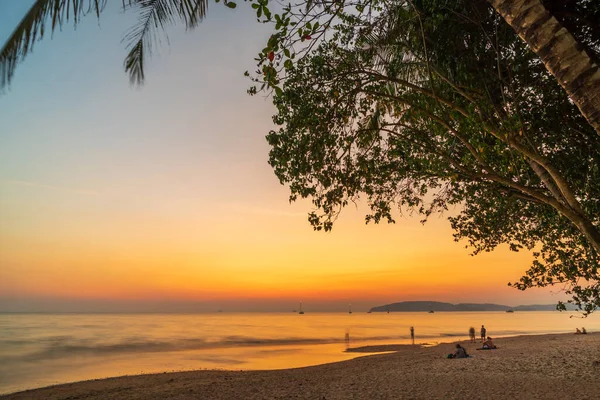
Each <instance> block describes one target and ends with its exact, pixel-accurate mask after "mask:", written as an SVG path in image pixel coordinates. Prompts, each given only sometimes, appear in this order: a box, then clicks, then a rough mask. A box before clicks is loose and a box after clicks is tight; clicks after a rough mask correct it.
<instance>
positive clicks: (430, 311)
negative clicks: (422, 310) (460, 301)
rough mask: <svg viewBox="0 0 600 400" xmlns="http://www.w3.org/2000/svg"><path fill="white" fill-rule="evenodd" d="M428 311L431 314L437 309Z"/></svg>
mask: <svg viewBox="0 0 600 400" xmlns="http://www.w3.org/2000/svg"><path fill="white" fill-rule="evenodd" d="M427 312H428V313H429V314H433V313H434V312H435V311H433V310H429V311H427Z"/></svg>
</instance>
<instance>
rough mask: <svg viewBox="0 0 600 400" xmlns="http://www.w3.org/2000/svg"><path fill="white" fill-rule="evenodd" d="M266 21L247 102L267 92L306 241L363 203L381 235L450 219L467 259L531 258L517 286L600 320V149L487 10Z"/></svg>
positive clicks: (358, 9)
mask: <svg viewBox="0 0 600 400" xmlns="http://www.w3.org/2000/svg"><path fill="white" fill-rule="evenodd" d="M261 7H262V6H261ZM274 21H275V25H276V26H275V32H274V34H273V35H272V36H271V39H270V40H269V42H268V44H267V47H266V48H265V49H263V51H262V52H261V53H260V55H259V59H260V61H259V69H258V70H257V71H256V76H255V77H254V80H255V81H256V82H257V83H258V84H259V85H260V87H258V88H257V87H253V88H251V89H250V93H251V94H254V93H257V92H258V91H259V90H260V88H262V89H265V90H270V89H272V90H273V101H274V104H275V105H276V107H277V114H276V115H275V116H274V122H275V123H276V124H277V125H278V126H279V129H278V130H274V131H271V132H270V133H269V134H268V136H267V140H268V141H269V143H270V145H271V146H272V150H271V153H270V159H269V162H270V164H271V165H272V166H273V168H274V170H275V173H276V175H277V176H278V177H279V179H280V181H281V183H282V184H286V185H289V187H290V190H291V196H290V200H291V201H294V200H296V199H297V198H298V197H302V198H311V199H312V202H313V205H314V206H315V210H314V211H313V212H312V213H311V214H310V216H309V220H310V222H311V223H312V224H313V226H314V227H315V229H317V230H321V229H324V230H330V229H331V228H332V226H333V223H334V221H335V220H336V218H337V217H338V215H339V213H340V212H341V210H342V209H343V207H344V206H346V205H348V204H349V203H350V202H354V201H357V200H358V199H359V198H365V199H366V201H367V203H368V205H369V207H370V213H369V215H367V217H366V220H367V222H369V221H374V222H375V223H377V222H380V221H381V220H387V221H389V222H393V221H394V218H393V215H392V214H393V209H395V208H400V209H401V210H409V211H413V212H415V211H416V212H419V213H421V214H422V215H424V217H425V219H426V218H427V217H428V216H429V215H431V213H433V212H443V211H445V210H447V209H448V207H450V206H452V205H460V206H461V208H462V211H461V212H460V214H459V215H458V216H456V217H451V218H450V221H451V224H452V226H453V228H454V229H455V231H456V234H455V237H456V239H457V240H458V239H466V240H467V241H468V243H469V245H470V246H472V247H473V248H474V249H475V251H474V252H475V253H478V252H480V251H490V250H492V249H494V248H495V247H496V246H497V245H499V244H501V243H507V244H509V246H510V248H511V249H512V250H515V251H518V250H519V249H522V248H527V249H530V250H534V255H535V260H534V262H533V265H532V266H531V268H530V269H529V270H528V271H527V273H526V274H525V276H524V277H523V278H522V279H521V280H520V281H519V282H518V283H516V286H517V288H519V289H526V288H529V287H533V286H548V285H555V284H562V285H564V288H565V290H566V291H567V293H569V294H571V295H572V296H573V299H572V300H571V301H572V302H574V303H575V304H577V305H578V306H579V307H580V309H582V310H583V311H584V313H585V314H587V313H590V312H592V311H594V310H595V309H596V308H598V307H599V306H600V276H599V274H598V266H599V263H600V257H599V254H600V231H599V229H598V225H599V224H600V201H599V198H600V137H599V136H598V135H596V134H595V132H594V129H593V128H592V127H591V126H590V125H589V124H588V123H587V122H586V120H585V119H584V118H583V117H582V116H581V114H580V113H579V111H578V110H577V108H576V107H575V106H574V105H573V104H572V103H571V102H570V101H569V98H568V96H567V95H565V93H564V91H563V90H562V89H561V88H560V86H558V85H557V83H556V81H555V80H554V79H553V78H552V76H550V75H549V74H548V72H547V70H546V69H545V67H544V64H543V63H542V62H541V61H540V59H539V58H538V57H537V56H536V55H535V54H534V53H532V52H531V51H530V49H529V48H528V47H527V46H526V45H525V43H523V42H522V41H521V40H520V39H519V37H518V36H517V35H516V34H515V32H514V31H513V30H512V29H511V27H510V26H509V25H507V24H506V23H505V22H504V20H503V19H502V18H501V17H500V16H499V15H498V14H497V13H495V12H494V10H493V9H492V8H491V6H490V5H489V4H488V3H487V2H486V1H483V0H482V1H472V0H470V1H469V0H462V1H461V0H447V1H445V0H429V1H427V0H422V1H416V0H412V1H411V0H406V1H355V2H351V3H349V2H345V3H342V2H338V1H330V2H321V3H320V4H314V3H313V2H307V4H304V5H302V6H298V7H292V6H290V7H288V8H285V9H284V11H283V13H281V14H278V15H275V16H274ZM562 307H564V305H562Z"/></svg>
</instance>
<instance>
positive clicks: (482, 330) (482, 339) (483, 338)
mask: <svg viewBox="0 0 600 400" xmlns="http://www.w3.org/2000/svg"><path fill="white" fill-rule="evenodd" d="M486 333H487V330H486V329H485V326H483V325H481V343H483V342H485V338H486Z"/></svg>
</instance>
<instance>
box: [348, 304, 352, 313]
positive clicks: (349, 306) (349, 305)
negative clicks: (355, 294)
mask: <svg viewBox="0 0 600 400" xmlns="http://www.w3.org/2000/svg"><path fill="white" fill-rule="evenodd" d="M348 314H352V304H348Z"/></svg>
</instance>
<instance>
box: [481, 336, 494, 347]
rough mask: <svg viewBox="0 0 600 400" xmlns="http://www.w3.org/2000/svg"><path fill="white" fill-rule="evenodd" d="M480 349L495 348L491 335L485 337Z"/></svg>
mask: <svg viewBox="0 0 600 400" xmlns="http://www.w3.org/2000/svg"><path fill="white" fill-rule="evenodd" d="M481 348H482V349H490V350H491V349H495V348H496V345H495V344H494V342H492V338H491V337H489V336H488V337H487V340H486V341H485V342H483V346H481Z"/></svg>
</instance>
